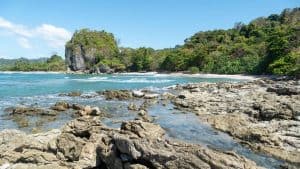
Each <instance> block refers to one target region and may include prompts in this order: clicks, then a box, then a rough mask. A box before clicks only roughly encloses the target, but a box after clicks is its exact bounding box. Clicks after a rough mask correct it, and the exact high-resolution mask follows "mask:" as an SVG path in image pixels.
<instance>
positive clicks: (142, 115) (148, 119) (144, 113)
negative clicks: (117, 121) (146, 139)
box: [136, 109, 154, 122]
mask: <svg viewBox="0 0 300 169" xmlns="http://www.w3.org/2000/svg"><path fill="white" fill-rule="evenodd" d="M138 116H139V117H138V118H136V120H142V121H144V122H152V121H153V120H154V119H153V118H152V117H150V116H149V115H148V112H147V111H145V110H143V109H141V110H140V111H139V112H138Z"/></svg>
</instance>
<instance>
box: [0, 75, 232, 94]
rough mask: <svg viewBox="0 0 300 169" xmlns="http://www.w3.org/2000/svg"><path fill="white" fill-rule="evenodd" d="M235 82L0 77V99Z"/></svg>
mask: <svg viewBox="0 0 300 169" xmlns="http://www.w3.org/2000/svg"><path fill="white" fill-rule="evenodd" d="M203 81H209V82H217V81H237V80H233V79H225V78H195V77H187V76H169V75H163V74H119V75H97V76H96V75H70V74H49V73H0V86H1V88H0V97H1V98H5V97H12V96H35V95H45V94H55V93H60V92H68V91H83V92H92V91H99V90H105V89H140V88H162V87H167V86H170V85H175V84H183V83H189V82H203Z"/></svg>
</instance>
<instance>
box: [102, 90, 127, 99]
mask: <svg viewBox="0 0 300 169" xmlns="http://www.w3.org/2000/svg"><path fill="white" fill-rule="evenodd" d="M101 93H102V94H103V95H104V96H105V98H106V99H107V100H112V99H118V100H129V99H132V97H133V96H132V92H130V91H129V90H107V91H104V92H101Z"/></svg>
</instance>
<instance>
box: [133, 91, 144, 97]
mask: <svg viewBox="0 0 300 169" xmlns="http://www.w3.org/2000/svg"><path fill="white" fill-rule="evenodd" d="M132 95H133V96H134V97H143V96H145V93H143V92H141V91H139V90H133V91H132Z"/></svg>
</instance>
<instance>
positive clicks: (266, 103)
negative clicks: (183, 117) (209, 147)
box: [173, 79, 300, 166]
mask: <svg viewBox="0 0 300 169" xmlns="http://www.w3.org/2000/svg"><path fill="white" fill-rule="evenodd" d="M299 84H300V83H299V81H293V80H290V81H272V80H268V79H266V80H256V81H251V82H243V83H200V84H189V85H184V86H178V87H177V89H179V90H180V91H181V92H179V94H178V96H177V98H176V99H175V100H173V103H174V104H175V105H176V106H177V108H180V109H188V110H190V111H192V112H194V113H196V114H197V115H198V116H199V117H200V118H201V119H202V120H203V121H206V122H208V123H209V124H211V125H212V126H213V127H214V128H216V129H218V130H221V131H224V132H227V133H229V134H230V135H231V136H233V137H234V138H236V139H237V140H238V141H240V142H241V143H243V144H245V145H247V146H249V147H251V148H253V149H255V150H257V151H261V152H265V153H268V154H271V155H273V156H276V157H279V158H281V159H283V160H286V161H289V162H291V163H294V164H296V165H298V166H300V139H299V138H300V137H299V136H300V130H299V129H300V118H299V115H300V113H299V112H300V94H299V93H298V92H297V91H298V89H299Z"/></svg>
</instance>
